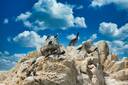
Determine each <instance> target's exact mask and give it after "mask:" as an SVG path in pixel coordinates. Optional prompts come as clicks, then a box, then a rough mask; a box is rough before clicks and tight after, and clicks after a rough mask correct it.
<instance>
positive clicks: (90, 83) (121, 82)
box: [0, 41, 128, 85]
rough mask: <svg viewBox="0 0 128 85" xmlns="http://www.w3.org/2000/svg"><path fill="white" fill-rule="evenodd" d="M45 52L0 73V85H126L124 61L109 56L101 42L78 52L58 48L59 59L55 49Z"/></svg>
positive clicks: (126, 61) (127, 63) (127, 73)
mask: <svg viewBox="0 0 128 85" xmlns="http://www.w3.org/2000/svg"><path fill="white" fill-rule="evenodd" d="M85 45H87V44H85ZM42 49H43V50H44V48H42ZM45 49H47V48H45ZM47 50H48V51H45V50H44V51H42V52H46V53H42V52H41V50H37V51H34V52H31V53H29V54H28V55H27V56H24V57H22V58H21V59H20V60H19V62H18V63H17V64H16V66H15V67H14V68H13V70H11V71H9V72H5V73H0V85H128V58H125V59H122V60H118V58H117V56H116V55H114V54H112V55H111V54H109V47H108V45H107V43H106V42H105V41H101V42H99V43H98V44H97V45H91V46H88V47H85V46H84V44H83V45H82V49H78V48H76V47H73V46H68V47H67V48H65V47H63V46H59V50H60V52H61V51H64V53H63V54H61V55H60V54H59V56H58V52H56V49H55V51H54V50H53V51H51V50H50V49H47ZM87 50H91V51H89V52H88V51H87ZM47 52H50V53H51V54H49V55H47V54H48V53H47ZM45 55H47V57H46V56H45Z"/></svg>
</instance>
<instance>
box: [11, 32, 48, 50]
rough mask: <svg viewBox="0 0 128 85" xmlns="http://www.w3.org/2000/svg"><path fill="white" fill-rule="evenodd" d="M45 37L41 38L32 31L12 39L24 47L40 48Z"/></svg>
mask: <svg viewBox="0 0 128 85" xmlns="http://www.w3.org/2000/svg"><path fill="white" fill-rule="evenodd" d="M46 37H47V36H45V35H44V36H43V37H41V36H40V35H38V34H37V33H36V32H34V31H24V32H22V33H20V34H18V35H17V36H15V37H14V38H13V41H14V42H17V43H20V44H21V45H22V46H24V47H30V48H40V47H41V46H42V45H43V44H44V41H45V39H46Z"/></svg>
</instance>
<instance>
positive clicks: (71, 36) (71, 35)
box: [67, 34, 76, 40]
mask: <svg viewBox="0 0 128 85" xmlns="http://www.w3.org/2000/svg"><path fill="white" fill-rule="evenodd" d="M75 37H76V35H75V34H70V35H68V36H67V39H69V40H72V39H74V38H75Z"/></svg>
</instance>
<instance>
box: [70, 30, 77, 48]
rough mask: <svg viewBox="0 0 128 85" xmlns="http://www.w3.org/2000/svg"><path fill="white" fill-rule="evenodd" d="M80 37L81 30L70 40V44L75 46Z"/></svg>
mask: <svg viewBox="0 0 128 85" xmlns="http://www.w3.org/2000/svg"><path fill="white" fill-rule="evenodd" d="M78 37H79V32H78V33H77V34H76V37H75V38H73V39H71V41H70V42H69V46H75V44H76V43H77V41H78Z"/></svg>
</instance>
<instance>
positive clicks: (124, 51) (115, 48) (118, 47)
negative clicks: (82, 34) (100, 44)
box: [107, 40, 128, 57]
mask: <svg viewBox="0 0 128 85" xmlns="http://www.w3.org/2000/svg"><path fill="white" fill-rule="evenodd" d="M107 43H108V45H109V47H110V51H111V52H112V53H114V54H117V55H119V56H123V57H127V56H125V55H128V44H126V43H124V42H123V41H121V40H114V41H107Z"/></svg>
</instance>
